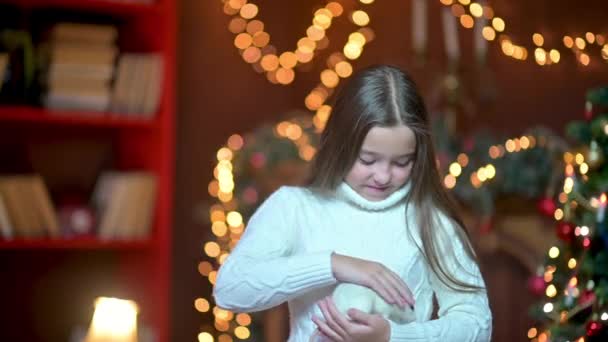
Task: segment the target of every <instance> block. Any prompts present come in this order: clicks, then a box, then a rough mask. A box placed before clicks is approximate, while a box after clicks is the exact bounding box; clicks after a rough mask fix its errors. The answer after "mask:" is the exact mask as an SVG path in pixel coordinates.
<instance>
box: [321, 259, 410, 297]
mask: <svg viewBox="0 0 608 342" xmlns="http://www.w3.org/2000/svg"><path fill="white" fill-rule="evenodd" d="M331 270H332V272H333V274H334V277H336V279H337V280H338V281H339V282H343V283H353V284H358V285H362V286H365V287H368V288H370V289H372V290H374V291H375V292H376V293H377V294H379V295H380V297H382V298H383V299H384V300H385V301H386V302H387V303H389V304H396V305H398V306H399V307H401V308H402V309H403V308H405V306H406V305H409V306H410V307H412V308H413V307H414V296H413V295H412V291H410V289H409V287H408V286H407V285H406V284H405V282H404V281H403V279H401V277H399V275H397V274H396V273H395V272H393V271H391V270H390V269H388V268H387V267H386V266H384V265H382V264H381V263H378V262H373V261H368V260H364V259H359V258H353V257H349V256H346V255H341V254H336V253H333V254H332V255H331Z"/></svg>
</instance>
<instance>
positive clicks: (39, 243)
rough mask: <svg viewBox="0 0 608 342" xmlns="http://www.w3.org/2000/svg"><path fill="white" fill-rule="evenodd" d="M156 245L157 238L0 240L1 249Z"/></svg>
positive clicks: (128, 248)
mask: <svg viewBox="0 0 608 342" xmlns="http://www.w3.org/2000/svg"><path fill="white" fill-rule="evenodd" d="M155 245H156V241H155V240H151V239H146V240H124V241H117V240H99V239H96V238H74V239H15V240H0V251H1V250H29V249H35V250H52V249H61V250H70V249H74V250H76V249H86V250H138V249H142V250H144V249H149V248H152V247H154V246H155Z"/></svg>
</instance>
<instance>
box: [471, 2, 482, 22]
mask: <svg viewBox="0 0 608 342" xmlns="http://www.w3.org/2000/svg"><path fill="white" fill-rule="evenodd" d="M469 11H470V12H471V14H472V15H473V16H474V17H477V18H480V17H481V16H482V15H483V7H481V5H480V4H478V3H476V2H474V3H472V4H471V6H469Z"/></svg>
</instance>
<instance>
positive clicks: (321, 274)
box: [287, 251, 337, 291]
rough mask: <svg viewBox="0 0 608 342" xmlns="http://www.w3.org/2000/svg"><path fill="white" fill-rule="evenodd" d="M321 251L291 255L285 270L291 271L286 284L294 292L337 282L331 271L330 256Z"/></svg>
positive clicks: (328, 252)
mask: <svg viewBox="0 0 608 342" xmlns="http://www.w3.org/2000/svg"><path fill="white" fill-rule="evenodd" d="M332 253H333V251H323V252H317V253H311V254H308V253H307V254H302V255H297V254H296V255H292V256H291V257H289V261H288V267H287V269H289V270H292V272H290V274H289V275H288V277H287V284H289V287H290V288H292V289H293V290H295V291H299V290H304V289H312V288H318V287H323V286H328V285H333V284H335V283H336V282H337V280H336V278H335V277H334V274H333V272H332V270H331V254H332Z"/></svg>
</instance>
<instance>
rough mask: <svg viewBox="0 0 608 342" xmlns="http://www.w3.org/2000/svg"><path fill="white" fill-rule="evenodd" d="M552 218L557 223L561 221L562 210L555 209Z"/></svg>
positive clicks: (562, 216)
mask: <svg viewBox="0 0 608 342" xmlns="http://www.w3.org/2000/svg"><path fill="white" fill-rule="evenodd" d="M553 217H554V218H555V219H556V220H557V221H559V220H561V219H562V218H564V211H563V210H562V209H560V208H558V209H555V213H554V214H553Z"/></svg>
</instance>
